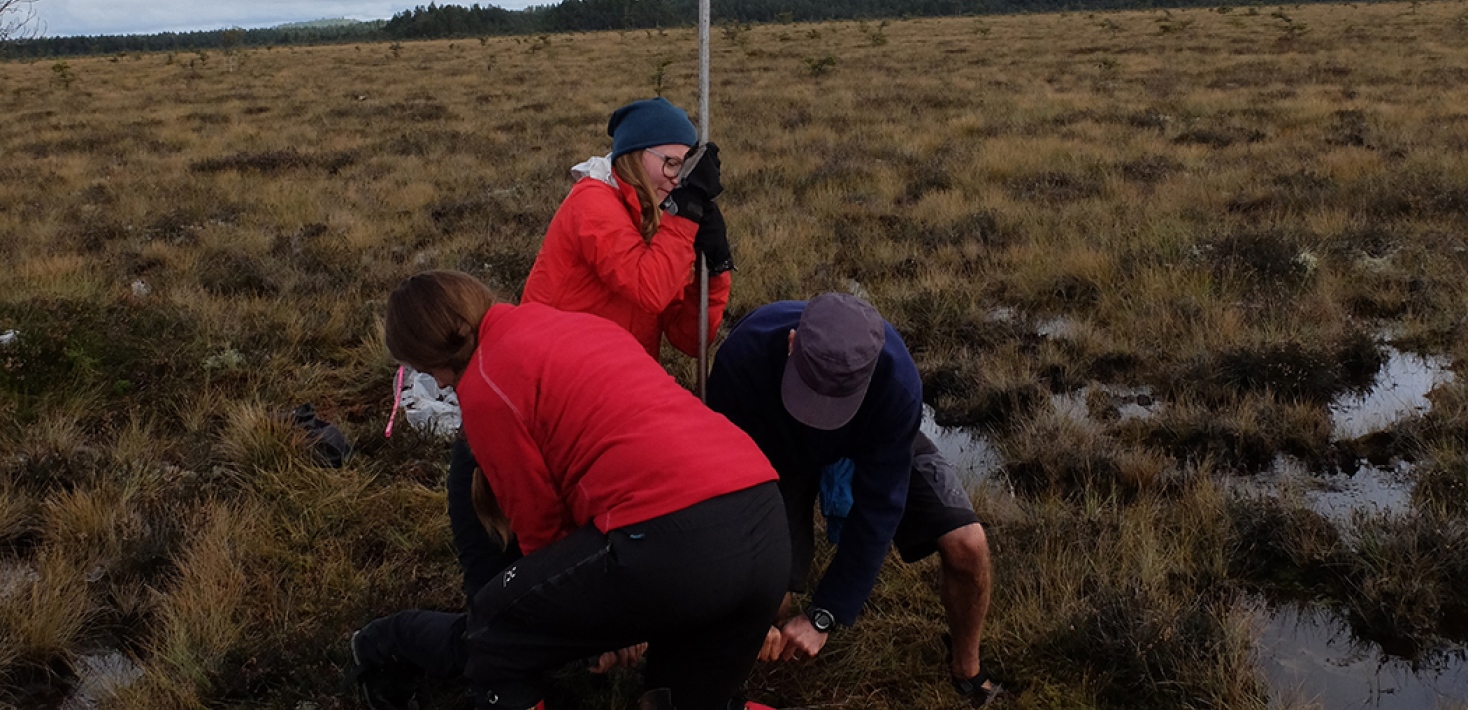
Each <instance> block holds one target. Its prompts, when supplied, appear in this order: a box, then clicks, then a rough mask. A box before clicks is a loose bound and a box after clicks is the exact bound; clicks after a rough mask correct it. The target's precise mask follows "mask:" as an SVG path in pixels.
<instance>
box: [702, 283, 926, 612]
mask: <svg viewBox="0 0 1468 710" xmlns="http://www.w3.org/2000/svg"><path fill="white" fill-rule="evenodd" d="M804 309H805V302H804V301H780V302H777V303H772V304H770V305H767V306H763V307H761V308H759V309H757V310H755V311H754V312H752V313H750V314H749V315H747V316H745V317H744V319H743V320H741V321H740V322H739V324H738V325H737V326H735V328H734V330H733V331H732V332H731V333H729V337H728V339H727V340H725V341H724V344H723V345H722V346H720V347H719V352H718V355H717V357H716V358H715V359H714V363H713V367H712V371H711V372H710V374H709V381H708V404H709V406H710V407H712V408H713V409H714V411H717V412H719V413H721V414H723V415H724V416H726V417H728V418H729V420H730V421H732V422H734V424H735V425H736V426H738V427H739V428H741V429H743V430H744V431H745V432H746V433H748V434H749V436H750V438H752V439H754V441H755V443H756V444H758V445H759V448H760V450H761V451H763V452H764V454H765V456H767V457H768V458H769V459H770V463H771V464H773V465H774V467H775V470H776V471H777V472H779V474H780V489H781V492H782V493H783V494H784V495H785V504H786V506H787V507H790V506H796V507H801V506H804V507H807V508H810V507H812V502H813V501H814V499H815V491H816V490H817V489H818V488H819V486H820V480H821V467H823V466H825V465H827V464H830V463H832V462H834V461H836V460H838V459H842V458H849V459H851V460H852V462H853V463H854V464H855V466H856V471H855V473H854V474H853V476H852V497H853V499H854V500H853V505H852V509H851V514H850V516H849V517H848V518H847V520H846V523H845V526H844V527H843V529H842V533H841V544H840V545H838V546H837V548H836V556H835V559H833V560H832V561H831V564H830V566H829V567H827V568H826V572H825V574H824V575H823V576H822V577H821V581H820V584H819V585H817V587H816V591H815V594H814V596H813V597H812V599H811V604H812V605H814V606H818V607H821V608H823V609H826V610H828V611H830V612H831V613H832V615H834V616H835V617H836V620H837V621H838V622H840V623H842V624H845V625H847V626H850V625H851V624H853V623H855V622H856V617H857V614H858V613H859V612H860V611H861V607H862V605H863V604H865V603H866V600H867V597H868V596H870V595H871V593H872V587H873V586H875V585H876V582H877V572H878V571H879V570H880V569H881V567H882V561H883V560H884V559H885V558H886V555H887V549H888V548H889V547H891V545H892V536H893V535H894V534H895V533H896V531H897V522H898V520H899V519H901V517H902V510H903V506H904V505H905V504H906V502H907V482H908V476H909V473H910V471H911V468H912V442H913V437H915V436H917V432H918V424H919V423H920V421H921V419H922V402H923V391H922V381H921V380H920V379H919V377H918V372H917V365H915V364H914V363H913V361H912V356H911V355H910V354H908V352H907V346H906V345H904V344H903V342H902V337H901V336H899V335H898V334H897V331H896V330H894V329H893V328H892V326H891V325H890V324H889V325H887V336H886V343H885V345H884V346H883V348H882V354H881V355H880V356H879V358H878V361H877V369H876V371H875V372H874V373H873V374H872V383H871V386H870V388H869V389H868V390H867V394H866V397H865V398H864V399H863V400H862V404H861V409H860V410H859V411H858V412H857V414H856V417H855V418H853V419H852V420H851V422H850V423H848V424H847V425H846V426H844V427H842V428H840V429H837V430H835V431H821V430H818V429H812V428H811V427H808V426H805V425H804V424H801V423H800V422H798V421H796V420H795V419H794V418H793V417H791V416H790V414H789V413H787V412H786V411H785V406H784V404H782V402H781V399H780V378H781V376H782V375H783V374H784V372H785V363H786V360H787V359H788V355H787V353H788V342H789V340H788V339H789V333H790V331H791V329H793V328H795V327H796V325H798V324H799V321H800V313H801V311H802V310H804ZM788 513H789V518H790V521H791V523H792V525H791V529H790V537H791V541H792V544H793V546H794V554H793V555H792V559H793V562H794V565H793V566H794V573H793V576H802V575H803V573H804V571H805V570H808V569H809V568H810V557H811V554H812V550H813V548H814V542H813V537H814V530H813V526H814V522H813V515H814V513H813V510H798V509H791V510H789V511H788ZM804 585H805V580H804V579H794V578H792V580H791V589H793V590H801V589H804V588H805V586H804Z"/></svg>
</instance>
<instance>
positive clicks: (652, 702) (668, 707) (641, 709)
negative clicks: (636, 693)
mask: <svg viewBox="0 0 1468 710" xmlns="http://www.w3.org/2000/svg"><path fill="white" fill-rule="evenodd" d="M637 710H677V709H676V708H674V707H673V691H671V690H668V689H667V688H658V689H657V690H649V691H647V692H646V693H643V694H642V697H640V698H638V699H637Z"/></svg>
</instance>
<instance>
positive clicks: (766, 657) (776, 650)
mask: <svg viewBox="0 0 1468 710" xmlns="http://www.w3.org/2000/svg"><path fill="white" fill-rule="evenodd" d="M784 648H785V635H784V634H782V633H781V632H780V629H779V627H776V626H771V627H770V630H769V631H766V632H765V645H764V646H763V647H761V648H760V650H759V660H761V661H778V660H780V651H781V650H783V649H784Z"/></svg>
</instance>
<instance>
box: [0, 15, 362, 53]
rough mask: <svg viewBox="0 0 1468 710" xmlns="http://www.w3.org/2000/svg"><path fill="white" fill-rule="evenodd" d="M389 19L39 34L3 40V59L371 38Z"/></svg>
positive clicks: (0, 47)
mask: <svg viewBox="0 0 1468 710" xmlns="http://www.w3.org/2000/svg"><path fill="white" fill-rule="evenodd" d="M385 24H386V22H384V21H382V20H378V21H376V22H356V23H352V24H342V25H324V26H310V27H305V26H302V27H283V28H281V27H272V28H266V29H255V30H245V29H238V28H235V29H223V30H207V31H200V32H158V33H155V34H147V35H97V36H83V35H78V36H72V37H37V38H32V39H24V40H12V41H10V42H4V43H0V57H57V56H66V55H77V54H123V53H129V52H177V51H196V50H204V49H231V48H234V47H240V46H245V47H275V46H286V45H306V44H330V43H333V42H366V41H372V40H377V39H382V38H383V35H382V27H383V25H385Z"/></svg>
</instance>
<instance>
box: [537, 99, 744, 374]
mask: <svg viewBox="0 0 1468 710" xmlns="http://www.w3.org/2000/svg"><path fill="white" fill-rule="evenodd" d="M607 134H608V135H610V136H611V137H612V152H611V154H610V155H607V156H606V157H594V158H590V159H588V160H587V161H586V162H584V163H581V164H580V165H577V166H575V167H574V168H572V169H571V170H572V173H573V174H575V175H577V176H578V177H579V178H580V179H579V180H577V182H576V184H575V185H574V186H572V188H571V194H570V195H569V196H567V197H566V200H565V201H564V202H562V203H561V207H560V209H559V210H557V211H556V216H555V217H554V218H553V219H552V220H551V223H550V228H549V229H548V230H547V231H546V234H545V241H544V243H542V244H541V247H540V254H539V255H538V256H537V257H536V258H535V265H534V266H533V267H531V269H530V277H529V278H528V279H527V280H526V282H525V292H524V294H523V296H522V297H521V299H520V301H521V303H544V304H546V305H548V306H552V307H554V308H558V309H560V310H563V311H577V312H581V313H591V314H594V315H598V316H601V317H603V318H606V319H607V320H610V321H612V322H613V323H616V324H617V325H620V326H622V327H623V328H625V329H626V330H627V331H628V332H630V333H632V336H633V337H635V338H637V342H639V343H641V344H642V347H643V348H645V349H646V350H647V352H648V354H650V355H652V356H653V358H654V359H656V358H657V357H658V350H659V348H660V346H661V344H662V339H663V336H664V335H666V336H667V337H668V342H670V343H672V344H673V347H675V348H677V349H679V350H681V351H683V352H684V353H685V354H687V355H689V356H690V357H692V356H695V355H697V354H698V301H699V295H698V283H697V280H696V279H695V278H694V271H693V269H694V263H695V262H694V259H695V258H696V257H695V255H696V252H701V253H703V254H705V255H706V256H707V257H708V264H709V273H710V277H709V310H708V318H709V334H710V336H712V335H713V333H715V332H716V331H717V330H718V327H719V321H720V320H721V319H722V318H723V316H724V305H725V304H726V303H728V301H729V270H730V269H732V268H733V262H732V260H731V258H730V253H729V243H728V239H727V236H726V230H725V227H724V217H723V215H722V214H721V213H720V212H719V207H718V205H717V204H715V202H714V198H716V197H718V196H719V193H720V192H722V191H723V186H722V185H721V184H720V180H719V167H720V166H719V152H718V146H716V145H714V144H712V143H711V144H709V145H708V148H707V149H706V151H705V153H704V155H703V157H702V158H701V159H699V161H698V162H697V164H696V165H695V167H694V170H693V172H692V173H690V174H689V175H688V176H687V178H686V179H684V180H683V181H682V182H681V184H680V181H679V180H678V173H679V171H680V170H681V169H682V167H683V159H684V158H685V157H686V156H687V155H688V153H689V151H690V150H691V149H692V148H693V146H694V145H695V144H697V142H698V134H697V132H696V131H694V129H693V124H692V123H691V122H689V120H688V115H687V114H686V113H684V112H683V110H682V109H680V108H678V107H677V106H674V105H673V104H671V103H668V101H667V100H666V99H661V98H657V99H647V100H645V101H637V102H634V103H631V104H628V105H626V106H623V107H622V108H619V109H617V110H616V111H615V112H613V113H612V117H611V120H609V121H608V122H607Z"/></svg>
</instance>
